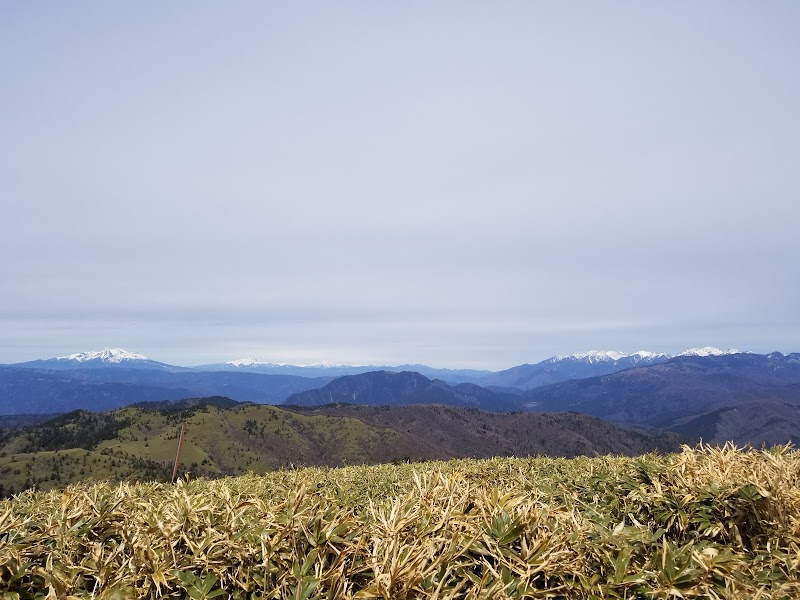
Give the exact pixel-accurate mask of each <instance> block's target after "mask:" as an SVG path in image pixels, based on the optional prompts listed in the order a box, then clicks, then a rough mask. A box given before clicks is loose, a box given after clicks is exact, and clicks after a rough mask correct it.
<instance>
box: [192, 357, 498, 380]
mask: <svg viewBox="0 0 800 600" xmlns="http://www.w3.org/2000/svg"><path fill="white" fill-rule="evenodd" d="M193 368H194V369H195V370H198V371H237V372H249V373H263V374H269V375H296V376H298V377H342V376H345V375H358V374H360V373H369V372H371V371H392V372H395V373H399V372H402V371H413V372H415V373H420V374H422V375H426V376H428V377H433V378H435V379H441V380H442V381H447V382H450V383H467V382H473V383H474V382H476V381H479V380H480V379H482V378H483V377H486V376H487V375H490V374H491V373H492V372H491V371H481V370H476V369H437V368H435V367H429V366H427V365H394V366H392V365H360V366H359V365H337V364H327V363H319V364H314V365H288V364H275V363H270V362H262V361H259V360H257V359H255V358H241V359H238V360H232V361H229V362H226V363H214V364H209V365H200V366H197V367H193Z"/></svg>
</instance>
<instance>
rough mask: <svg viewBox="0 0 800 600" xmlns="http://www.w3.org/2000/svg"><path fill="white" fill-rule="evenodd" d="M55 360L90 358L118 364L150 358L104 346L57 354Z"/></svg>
mask: <svg viewBox="0 0 800 600" xmlns="http://www.w3.org/2000/svg"><path fill="white" fill-rule="evenodd" d="M56 360H71V361H75V362H88V361H92V360H99V361H102V362H105V363H115V364H119V363H121V362H123V361H126V360H150V359H149V358H147V357H146V356H145V355H144V354H138V353H136V352H128V351H127V350H123V349H122V348H106V349H105V350H90V351H89V352H81V353H79V354H70V355H68V356H57V357H56Z"/></svg>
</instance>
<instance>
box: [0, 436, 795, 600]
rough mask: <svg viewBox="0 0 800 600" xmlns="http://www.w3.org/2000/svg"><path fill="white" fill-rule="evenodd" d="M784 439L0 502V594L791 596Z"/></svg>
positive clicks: (789, 463)
mask: <svg viewBox="0 0 800 600" xmlns="http://www.w3.org/2000/svg"><path fill="white" fill-rule="evenodd" d="M798 570H800V452H798V451H796V450H793V449H791V448H785V447H779V448H774V449H771V450H763V451H750V452H745V451H742V450H738V449H736V448H733V447H730V446H728V447H725V448H711V447H703V448H698V449H689V448H686V449H684V451H683V452H682V453H680V454H675V455H669V456H657V455H648V456H644V457H640V458H637V459H628V458H614V457H599V458H591V459H590V458H585V459H574V460H563V459H544V458H536V459H493V460H485V461H477V460H460V461H451V462H447V463H425V464H417V465H396V466H392V465H386V466H378V467H349V468H343V469H304V470H299V471H278V472H275V473H271V474H268V475H266V476H245V477H239V478H229V479H221V480H216V481H204V480H198V481H192V482H189V483H186V482H180V483H179V484H178V485H176V486H168V485H163V484H120V485H111V484H85V485H82V486H81V485H78V486H73V487H69V488H67V489H66V490H64V491H62V492H55V491H53V492H47V493H36V492H26V493H24V494H22V495H20V496H18V497H16V498H15V499H13V500H11V501H4V502H2V503H0V579H2V583H1V584H0V593H2V594H3V597H4V598H36V597H42V598H43V597H51V598H69V597H80V598H143V597H152V598H156V597H175V598H177V597H191V598H213V597H221V598H224V597H233V598H296V599H312V598H474V599H478V598H486V599H501V598H586V599H600V598H712V599H713V598H747V599H750V598H762V599H767V598H787V599H788V598H798V597H800V577H799V576H798Z"/></svg>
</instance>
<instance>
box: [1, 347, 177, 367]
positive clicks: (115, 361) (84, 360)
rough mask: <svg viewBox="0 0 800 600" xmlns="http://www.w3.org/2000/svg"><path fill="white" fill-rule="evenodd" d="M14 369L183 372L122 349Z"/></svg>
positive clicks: (83, 354) (47, 360) (99, 351)
mask: <svg viewBox="0 0 800 600" xmlns="http://www.w3.org/2000/svg"><path fill="white" fill-rule="evenodd" d="M14 366H16V367H32V368H37V369H50V370H59V371H60V370H64V369H101V368H119V367H121V368H125V369H158V370H170V371H175V370H183V368H182V367H173V366H172V365H168V364H166V363H162V362H158V361H155V360H151V359H149V358H147V357H146V356H145V355H144V354H139V353H137V352H130V351H128V350H123V349H122V348H105V349H103V350H90V351H88V352H79V353H77V354H68V355H67V356H57V357H55V358H48V359H46V360H33V361H30V362H25V363H18V364H16V365H14Z"/></svg>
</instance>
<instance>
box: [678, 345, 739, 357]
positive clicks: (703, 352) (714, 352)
mask: <svg viewBox="0 0 800 600" xmlns="http://www.w3.org/2000/svg"><path fill="white" fill-rule="evenodd" d="M741 353H742V351H741V350H736V349H735V348H729V349H728V350H723V349H721V348H714V347H712V346H706V347H704V348H689V349H688V350H684V351H683V352H681V353H680V354H678V356H725V355H726V354H741Z"/></svg>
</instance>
